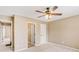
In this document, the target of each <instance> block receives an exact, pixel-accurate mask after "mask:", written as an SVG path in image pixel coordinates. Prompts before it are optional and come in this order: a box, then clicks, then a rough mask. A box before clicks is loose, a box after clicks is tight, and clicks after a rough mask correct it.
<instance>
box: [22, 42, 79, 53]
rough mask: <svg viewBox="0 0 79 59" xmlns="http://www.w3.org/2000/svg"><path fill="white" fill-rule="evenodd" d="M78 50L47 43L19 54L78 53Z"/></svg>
mask: <svg viewBox="0 0 79 59" xmlns="http://www.w3.org/2000/svg"><path fill="white" fill-rule="evenodd" d="M78 51H79V50H78V49H74V48H71V47H67V46H64V45H59V44H55V43H47V44H43V45H40V46H37V47H31V48H28V49H26V50H23V51H21V52H78Z"/></svg>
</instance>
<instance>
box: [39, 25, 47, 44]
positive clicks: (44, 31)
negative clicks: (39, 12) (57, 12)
mask: <svg viewBox="0 0 79 59" xmlns="http://www.w3.org/2000/svg"><path fill="white" fill-rule="evenodd" d="M45 43H47V29H46V24H40V44H45Z"/></svg>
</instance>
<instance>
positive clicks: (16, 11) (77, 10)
mask: <svg viewBox="0 0 79 59" xmlns="http://www.w3.org/2000/svg"><path fill="white" fill-rule="evenodd" d="M46 7H47V6H0V15H6V16H12V15H20V16H24V17H29V18H33V19H37V20H42V21H47V19H45V17H41V18H38V16H40V15H42V14H41V13H37V12H35V10H40V11H43V10H45V8H46ZM51 8H52V6H51ZM56 12H61V13H63V15H62V16H52V19H51V20H59V19H63V18H66V17H70V16H74V15H79V6H59V8H58V9H57V10H56Z"/></svg>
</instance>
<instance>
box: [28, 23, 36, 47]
mask: <svg viewBox="0 0 79 59" xmlns="http://www.w3.org/2000/svg"><path fill="white" fill-rule="evenodd" d="M33 46H35V24H33V23H28V48H30V47H33Z"/></svg>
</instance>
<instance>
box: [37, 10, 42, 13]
mask: <svg viewBox="0 0 79 59" xmlns="http://www.w3.org/2000/svg"><path fill="white" fill-rule="evenodd" d="M36 12H39V13H44V12H42V11H39V10H36Z"/></svg>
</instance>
